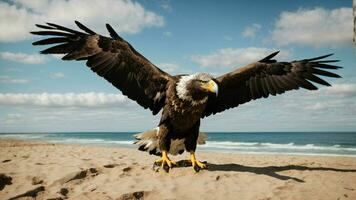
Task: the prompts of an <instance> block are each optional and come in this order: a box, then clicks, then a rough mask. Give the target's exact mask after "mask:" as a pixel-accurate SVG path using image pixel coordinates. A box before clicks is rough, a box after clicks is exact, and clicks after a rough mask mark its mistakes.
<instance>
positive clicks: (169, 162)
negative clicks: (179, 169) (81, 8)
mask: <svg viewBox="0 0 356 200" xmlns="http://www.w3.org/2000/svg"><path fill="white" fill-rule="evenodd" d="M155 163H156V164H161V167H162V168H163V169H165V168H164V167H165V166H166V165H167V166H168V167H169V168H172V166H173V165H177V163H176V162H174V161H172V160H170V159H169V158H168V156H167V152H166V151H162V158H161V159H159V160H157V161H156V162H155ZM165 170H166V169H165ZM166 171H167V170H166Z"/></svg>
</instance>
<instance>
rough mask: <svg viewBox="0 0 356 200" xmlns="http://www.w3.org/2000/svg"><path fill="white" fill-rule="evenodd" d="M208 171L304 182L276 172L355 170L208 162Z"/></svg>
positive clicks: (352, 170)
mask: <svg viewBox="0 0 356 200" xmlns="http://www.w3.org/2000/svg"><path fill="white" fill-rule="evenodd" d="M207 170H208V171H224V172H229V171H234V172H250V173H255V174H263V175H266V176H271V177H273V178H277V179H280V180H290V179H291V180H294V181H297V182H304V180H302V179H299V178H295V177H291V176H285V175H280V174H277V172H282V171H288V170H299V171H333V172H356V169H338V168H330V167H306V166H301V165H286V166H267V167H252V166H244V165H239V164H233V163H230V164H213V163H208V169H207Z"/></svg>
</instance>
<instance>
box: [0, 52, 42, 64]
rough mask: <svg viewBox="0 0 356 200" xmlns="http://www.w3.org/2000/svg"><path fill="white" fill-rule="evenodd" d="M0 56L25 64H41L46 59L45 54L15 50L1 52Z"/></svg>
mask: <svg viewBox="0 0 356 200" xmlns="http://www.w3.org/2000/svg"><path fill="white" fill-rule="evenodd" d="M0 58H1V59H4V60H9V61H13V62H19V63H24V64H41V63H44V62H45V61H46V58H45V56H43V55H40V54H25V53H13V52H0Z"/></svg>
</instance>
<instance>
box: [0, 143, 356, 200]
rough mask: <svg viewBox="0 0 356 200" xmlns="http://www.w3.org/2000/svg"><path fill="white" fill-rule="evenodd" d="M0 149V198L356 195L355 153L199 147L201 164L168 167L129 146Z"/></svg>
mask: <svg viewBox="0 0 356 200" xmlns="http://www.w3.org/2000/svg"><path fill="white" fill-rule="evenodd" d="M0 149H1V151H0V199H56V200H60V199H243V200H248V199H251V200H252V199H254V200H255V199H256V200H271V199H296V200H308V199H311V200H317V199H320V200H327V199H332V200H342V199H356V181H355V180H356V158H355V157H316V156H274V155H240V154H227V153H226V154H224V153H209V152H199V151H198V152H197V156H198V158H199V159H200V160H202V161H207V163H208V169H207V170H203V171H200V172H199V173H195V172H194V171H193V169H192V168H191V167H189V166H185V167H184V166H181V167H176V168H173V169H171V170H170V172H169V173H166V172H165V171H163V170H160V171H155V170H153V168H152V164H153V162H154V161H155V160H156V159H157V157H154V156H150V155H148V154H147V153H143V152H140V151H137V150H134V149H126V148H108V147H93V146H80V145H62V144H50V143H44V142H30V141H17V140H0ZM171 158H172V159H173V160H176V161H180V160H184V159H187V158H188V155H186V154H183V155H182V156H175V157H171Z"/></svg>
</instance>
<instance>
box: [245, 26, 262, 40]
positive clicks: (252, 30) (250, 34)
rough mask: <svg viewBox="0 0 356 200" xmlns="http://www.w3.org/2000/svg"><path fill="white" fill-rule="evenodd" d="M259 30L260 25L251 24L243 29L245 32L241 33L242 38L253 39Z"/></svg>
mask: <svg viewBox="0 0 356 200" xmlns="http://www.w3.org/2000/svg"><path fill="white" fill-rule="evenodd" d="M260 29H261V25H259V24H252V25H250V26H247V27H246V28H245V30H244V31H243V32H242V36H244V37H246V38H254V37H255V36H256V34H257V32H258V31H259V30H260Z"/></svg>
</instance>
